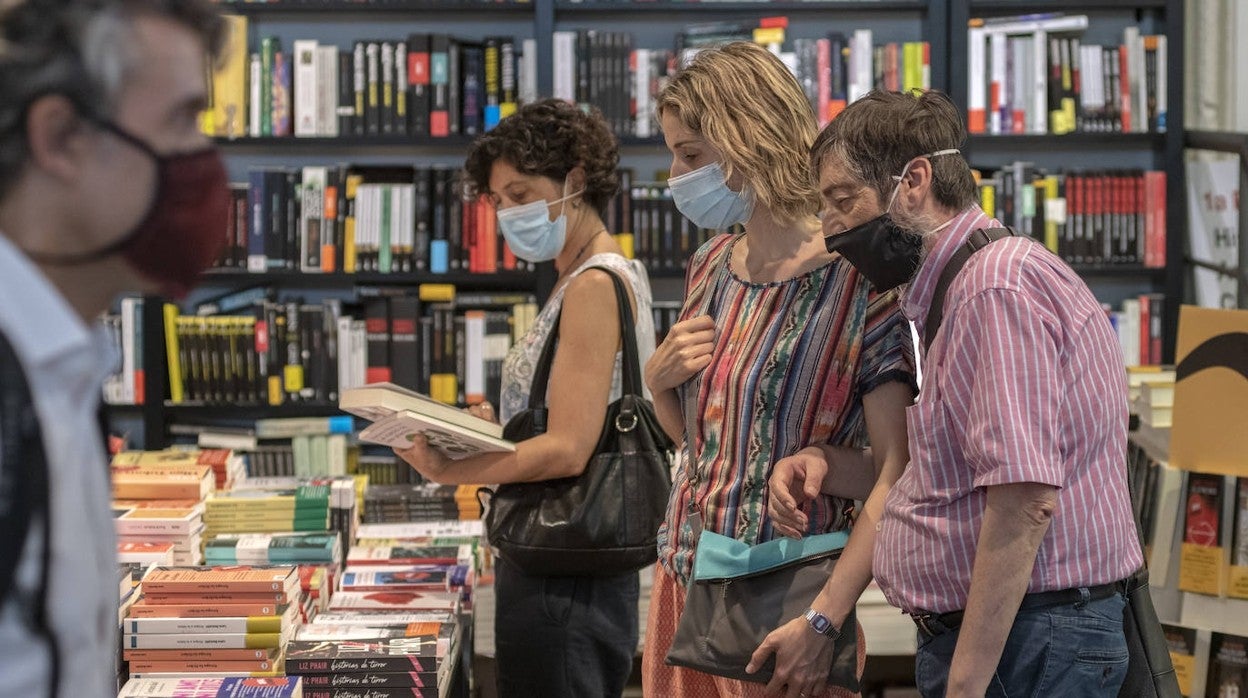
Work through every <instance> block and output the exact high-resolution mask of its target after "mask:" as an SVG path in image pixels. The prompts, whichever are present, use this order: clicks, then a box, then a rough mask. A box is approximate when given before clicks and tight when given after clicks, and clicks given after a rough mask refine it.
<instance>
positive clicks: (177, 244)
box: [31, 120, 230, 298]
mask: <svg viewBox="0 0 1248 698" xmlns="http://www.w3.org/2000/svg"><path fill="white" fill-rule="evenodd" d="M96 123H97V124H99V126H100V127H101V128H104V129H105V130H107V131H109V132H110V133H112V134H114V135H116V136H117V137H118V138H120V139H121V140H123V141H125V142H126V143H128V144H130V145H132V146H134V147H135V148H138V149H139V150H141V151H143V152H144V153H146V154H147V156H148V157H150V158H152V159H153V160H155V161H156V192H155V195H154V196H153V197H152V203H151V205H150V206H149V207H148V210H147V215H145V216H144V217H143V220H142V221H140V222H139V224H138V226H136V227H135V228H134V230H132V231H131V232H130V233H129V234H128V235H126V236H125V237H123V238H122V239H120V240H118V241H117V242H115V243H112V244H110V245H108V246H107V247H105V248H103V249H99V250H92V251H91V252H87V253H83V254H73V255H48V254H35V255H31V256H32V257H33V258H34V259H36V260H38V261H42V262H44V263H48V264H80V263H83V262H88V261H92V260H96V259H99V258H100V257H102V256H105V255H110V254H116V253H121V255H122V256H123V257H124V258H125V260H126V261H127V262H128V263H129V264H130V266H131V267H132V268H133V269H134V270H135V271H137V272H138V273H139V274H141V275H142V276H143V277H145V278H147V279H148V280H150V281H153V282H155V283H157V284H159V285H160V288H161V293H162V294H164V295H166V296H169V297H171V298H182V297H183V296H185V295H186V294H187V293H188V292H190V290H191V288H193V287H194V285H195V282H196V280H197V279H198V278H199V275H200V274H201V273H202V272H203V271H204V270H205V269H207V268H208V267H209V266H211V265H212V263H213V262H214V261H215V260H216V259H217V257H219V256H220V255H221V252H222V251H223V249H224V247H225V243H226V240H225V230H226V223H227V221H228V216H229V205H230V191H229V182H228V178H227V175H226V172H225V165H224V163H223V162H222V161H221V155H220V153H218V152H217V149H216V148H213V147H208V148H204V149H202V150H195V151H191V152H187V153H175V154H172V155H161V154H159V153H157V152H156V151H155V150H153V149H152V147H151V146H149V145H148V144H147V143H144V142H143V141H141V140H139V139H138V138H137V137H135V136H132V135H130V134H129V133H126V132H125V131H123V130H121V128H119V127H118V126H116V125H114V124H111V123H109V122H107V121H102V120H98V121H96Z"/></svg>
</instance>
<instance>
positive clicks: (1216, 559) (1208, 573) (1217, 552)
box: [1179, 543, 1222, 596]
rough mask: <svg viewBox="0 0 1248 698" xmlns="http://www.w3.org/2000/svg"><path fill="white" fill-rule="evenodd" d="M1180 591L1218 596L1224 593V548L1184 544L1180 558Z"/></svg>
mask: <svg viewBox="0 0 1248 698" xmlns="http://www.w3.org/2000/svg"><path fill="white" fill-rule="evenodd" d="M1179 589H1182V590H1183V591H1191V592H1195V593H1197V594H1209V595H1211V596H1217V595H1219V594H1221V593H1222V548H1206V547H1204V546H1203V545H1196V544H1194V543H1184V544H1183V548H1182V553H1181V556H1180V558H1179Z"/></svg>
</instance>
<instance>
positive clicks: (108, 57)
mask: <svg viewBox="0 0 1248 698" xmlns="http://www.w3.org/2000/svg"><path fill="white" fill-rule="evenodd" d="M145 14H146V15H152V16H164V17H169V18H171V19H174V20H176V21H178V22H180V23H182V24H184V25H186V26H187V27H188V28H190V29H191V30H192V31H194V32H195V33H196V34H197V35H198V36H200V37H201V38H202V39H203V40H204V43H205V48H206V49H207V50H208V52H209V54H210V55H211V56H213V57H215V56H217V55H218V54H219V53H220V51H221V47H222V44H223V42H224V39H225V26H224V23H223V21H222V20H221V18H220V15H219V14H218V13H217V11H216V9H215V8H213V7H212V5H210V4H209V3H208V2H207V0H0V198H3V197H4V195H5V194H7V193H8V190H9V189H10V188H11V187H12V185H13V183H14V182H15V181H16V180H17V178H18V177H19V176H20V175H21V172H22V169H23V167H24V166H25V164H26V160H27V158H28V157H29V156H30V152H29V148H28V146H27V140H26V124H25V121H26V114H27V111H28V110H29V108H30V105H31V103H32V102H34V101H35V100H36V99H38V98H39V97H42V96H44V95H48V94H59V95H63V96H64V97H66V98H67V99H69V100H70V101H72V102H73V103H74V104H75V105H76V106H77V108H78V109H80V110H82V112H83V113H84V115H86V116H95V117H107V116H109V115H111V114H112V112H113V110H114V109H115V107H116V101H117V98H118V96H119V94H120V92H121V90H122V87H123V85H124V84H125V81H126V78H127V77H128V75H129V71H130V69H131V68H132V67H133V66H132V63H133V61H134V60H135V59H136V57H135V56H134V54H133V52H132V51H131V46H133V44H134V42H133V41H132V35H131V33H132V32H133V20H134V18H135V17H136V16H140V15H145Z"/></svg>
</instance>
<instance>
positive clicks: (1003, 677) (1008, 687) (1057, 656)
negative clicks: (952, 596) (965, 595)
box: [914, 594, 1127, 698]
mask: <svg viewBox="0 0 1248 698" xmlns="http://www.w3.org/2000/svg"><path fill="white" fill-rule="evenodd" d="M1125 605H1126V600H1125V598H1124V597H1123V595H1122V594H1114V595H1113V596H1110V597H1108V598H1105V599H1100V600H1097V601H1091V602H1088V603H1079V604H1071V605H1065V606H1054V607H1051V608H1040V609H1034V610H1026V611H1019V613H1018V616H1017V617H1016V618H1015V619H1014V626H1013V627H1012V628H1010V635H1009V638H1008V639H1007V640H1006V642H1005V648H1004V651H1002V653H1001V661H1000V663H999V664H997V671H996V672H995V673H994V674H993V677H992V682H991V683H990V684H989V686H988V692H987V694H986V695H987V696H988V697H989V698H1017V697H1019V696H1027V697H1030V696H1044V697H1046V698H1047V697H1048V696H1061V697H1062V698H1085V697H1086V698H1093V697H1097V698H1100V697H1108V698H1114V697H1115V696H1117V695H1118V689H1119V688H1120V687H1121V686H1122V682H1123V679H1124V678H1125V677H1126V675H1127V642H1126V638H1125V636H1124V635H1123V630H1122V613H1123V608H1124V607H1125ZM959 634H960V628H959V629H955V630H952V631H949V632H945V633H942V634H940V635H937V636H935V637H926V636H924V635H922V634H920V635H919V648H918V651H917V652H916V654H915V658H914V661H915V664H914V678H915V683H916V684H917V685H918V688H919V692H920V693H922V694H923V696H924V698H944V695H945V687H946V684H947V682H948V680H949V667H950V665H951V664H952V663H953V650H954V647H955V646H956V645H957V642H958V636H959Z"/></svg>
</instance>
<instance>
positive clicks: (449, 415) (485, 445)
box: [338, 383, 516, 460]
mask: <svg viewBox="0 0 1248 698" xmlns="http://www.w3.org/2000/svg"><path fill="white" fill-rule="evenodd" d="M338 407H340V408H341V409H342V410H343V411H346V412H350V413H351V414H354V415H356V416H359V417H363V418H364V419H367V420H369V421H371V422H372V424H371V425H369V426H368V427H367V428H366V429H364V430H363V431H361V432H360V440H361V441H368V442H371V443H378V444H384V445H386V446H390V447H393V448H407V447H409V446H411V444H412V439H413V438H415V437H416V435H418V434H421V435H423V436H424V437H425V438H426V439H428V441H429V445H430V446H432V447H433V448H436V449H437V450H438V451H441V452H442V454H443V455H445V456H446V457H447V458H451V459H453V460H459V459H460V458H467V457H469V456H475V455H477V454H480V453H494V452H501V451H514V450H516V445H515V444H514V443H512V442H510V441H507V440H506V439H504V438H503V427H502V426H501V425H499V424H495V423H494V422H490V421H488V420H484V419H481V418H479V417H474V416H472V415H471V414H469V413H467V412H465V411H463V410H459V409H456V408H454V407H451V406H450V405H446V404H443V403H441V402H438V401H436V400H434V399H432V398H430V397H428V396H426V395H421V394H420V393H417V392H414V391H411V390H408V389H407V388H403V387H400V386H397V385H394V384H393V383H370V384H368V385H364V386H360V387H358V388H350V389H348V390H344V391H343V393H342V396H341V398H340V399H339V400H338Z"/></svg>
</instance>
